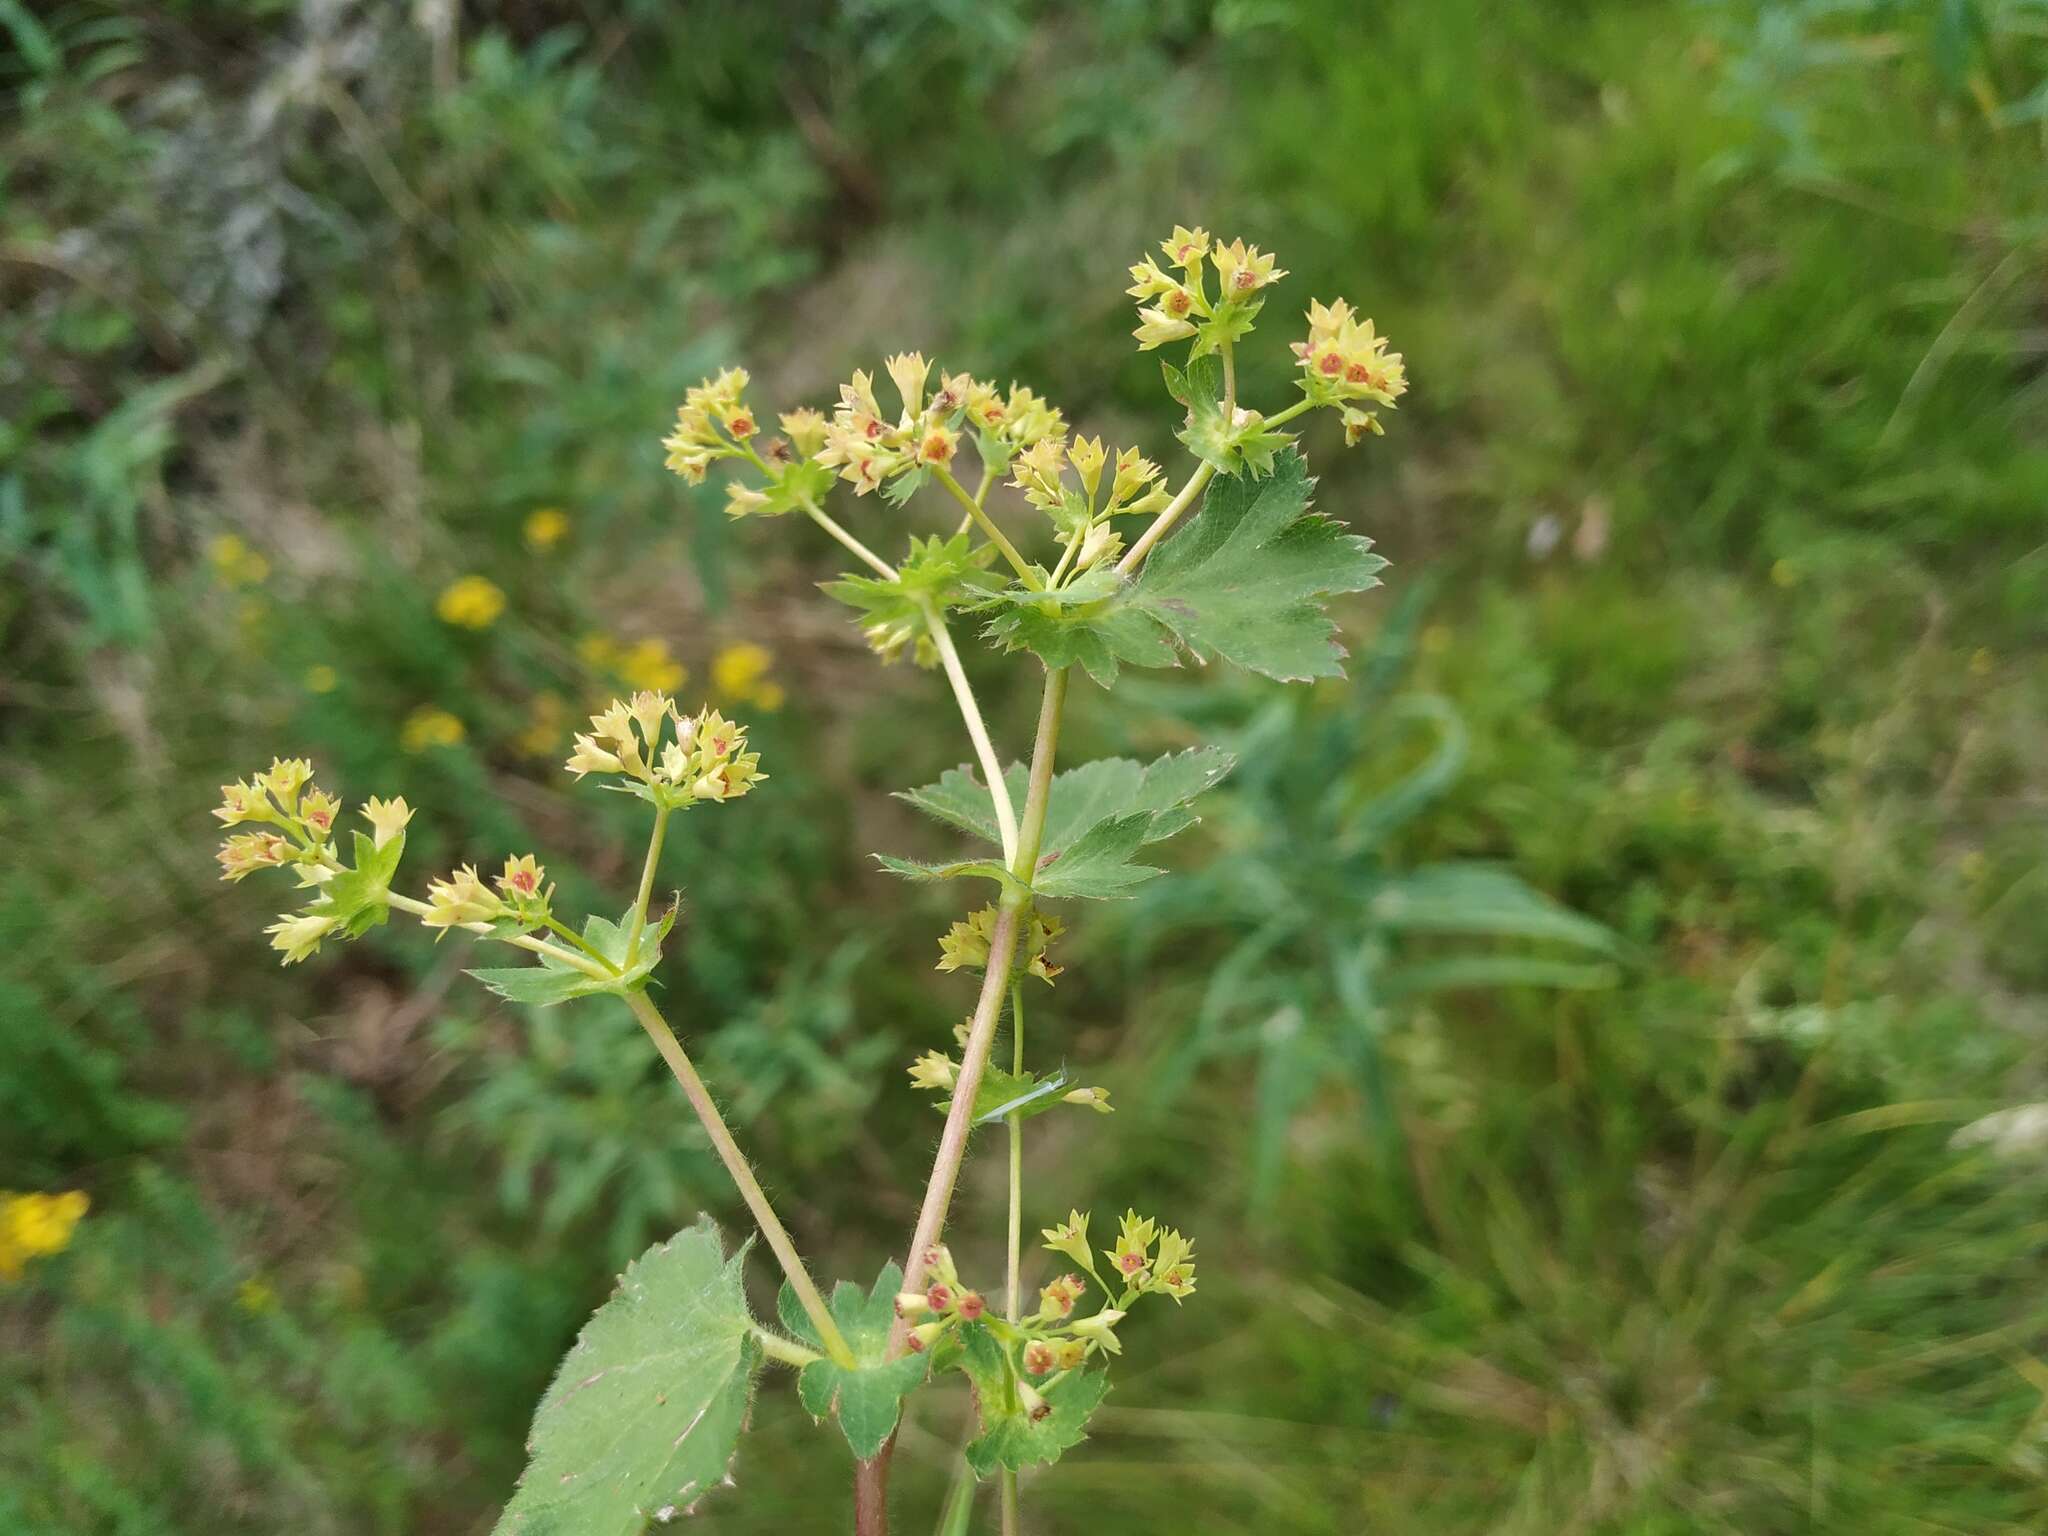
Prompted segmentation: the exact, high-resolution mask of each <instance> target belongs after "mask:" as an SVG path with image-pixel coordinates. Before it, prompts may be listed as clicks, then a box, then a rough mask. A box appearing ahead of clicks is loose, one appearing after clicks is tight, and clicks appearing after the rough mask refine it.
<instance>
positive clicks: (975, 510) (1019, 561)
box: [933, 468, 1038, 587]
mask: <svg viewBox="0 0 2048 1536" xmlns="http://www.w3.org/2000/svg"><path fill="white" fill-rule="evenodd" d="M933 474H934V475H936V476H937V477H938V482H939V484H941V485H943V486H944V487H945V488H946V489H947V490H948V491H950V492H952V494H953V499H954V500H955V501H957V502H959V503H960V505H961V506H963V507H965V508H966V509H967V515H968V516H969V517H971V518H973V519H974V521H975V522H977V523H979V524H980V525H981V531H982V532H983V533H985V534H987V535H988V537H989V542H990V543H992V544H994V545H995V547H996V548H997V549H999V550H1001V551H1002V552H1003V558H1004V559H1005V560H1007V561H1009V562H1010V568H1011V569H1012V570H1014V571H1015V572H1016V573H1017V578H1018V580H1020V581H1022V582H1023V583H1024V585H1025V586H1027V587H1036V586H1037V585H1038V578H1037V577H1036V576H1035V575H1033V574H1032V571H1031V565H1030V562H1028V561H1027V560H1025V558H1024V557H1023V556H1022V555H1021V554H1019V553H1018V552H1017V546H1016V545H1014V544H1012V543H1011V542H1010V537H1009V535H1008V534H1006V533H1004V532H1003V530H1002V529H1001V528H998V527H997V526H996V520H995V519H994V518H992V517H990V516H989V515H988V513H986V512H985V511H983V510H982V508H981V504H980V503H979V502H977V501H976V500H975V499H974V498H973V497H972V496H970V495H968V494H967V487H965V486H964V485H962V484H961V483H960V482H959V481H958V480H955V479H954V478H953V472H952V471H951V470H949V469H944V468H937V469H934V470H933Z"/></svg>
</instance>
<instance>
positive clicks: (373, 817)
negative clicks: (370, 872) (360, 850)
mask: <svg viewBox="0 0 2048 1536" xmlns="http://www.w3.org/2000/svg"><path fill="white" fill-rule="evenodd" d="M362 817H363V820H365V821H367V822H368V823H369V824H370V833H371V840H372V842H373V843H374V845H375V846H376V847H379V848H382V847H383V846H384V845H385V844H386V843H388V842H390V841H391V839H392V838H394V837H396V836H398V834H399V833H401V832H403V831H404V830H405V824H406V823H407V822H409V821H411V820H412V807H411V806H409V805H407V804H406V803H405V798H404V796H399V797H398V798H396V799H392V800H379V799H378V798H377V797H376V796H375V795H372V796H371V797H370V798H369V799H367V800H365V801H364V802H363V809H362Z"/></svg>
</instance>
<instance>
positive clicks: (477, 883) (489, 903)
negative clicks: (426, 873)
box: [420, 864, 537, 933]
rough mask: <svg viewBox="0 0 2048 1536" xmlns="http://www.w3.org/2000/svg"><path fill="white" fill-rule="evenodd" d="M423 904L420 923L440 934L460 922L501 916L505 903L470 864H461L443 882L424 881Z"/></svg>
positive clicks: (483, 921) (480, 921)
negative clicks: (425, 898) (425, 894)
mask: <svg viewBox="0 0 2048 1536" xmlns="http://www.w3.org/2000/svg"><path fill="white" fill-rule="evenodd" d="M507 872H508V873H509V872H510V869H509V866H508V870H507ZM536 873H537V872H536ZM427 905H428V906H429V907H430V908H431V910H430V911H428V912H427V913H426V914H425V915H424V916H423V917H421V918H420V921H421V922H422V923H424V924H425V925H426V926H427V927H429V928H439V929H440V930H441V931H442V932H443V933H446V932H447V931H448V930H449V929H450V928H457V927H460V926H462V925H463V924H464V923H488V922H490V921H491V920H492V919H494V918H498V917H503V916H504V915H505V903H504V902H503V901H501V900H499V899H498V896H497V893H496V892H494V891H493V890H491V888H490V887H489V886H487V885H485V884H484V883H483V880H482V878H481V877H479V876H478V874H477V872H476V866H475V865H474V864H464V865H463V866H462V867H461V868H459V869H457V870H456V871H455V873H454V874H452V875H450V876H449V877H448V878H447V879H446V880H430V881H428V882H427Z"/></svg>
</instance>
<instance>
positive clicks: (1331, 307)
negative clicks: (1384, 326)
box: [1294, 299, 1408, 443]
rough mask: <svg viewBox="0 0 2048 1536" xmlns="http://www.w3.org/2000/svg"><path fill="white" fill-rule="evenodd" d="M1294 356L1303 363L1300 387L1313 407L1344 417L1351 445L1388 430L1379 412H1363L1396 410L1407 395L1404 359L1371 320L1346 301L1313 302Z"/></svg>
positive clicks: (1295, 346)
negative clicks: (1328, 408) (1383, 408)
mask: <svg viewBox="0 0 2048 1536" xmlns="http://www.w3.org/2000/svg"><path fill="white" fill-rule="evenodd" d="M1294 355H1295V356H1296V357H1298V358H1300V359H1301V370H1302V373H1301V387H1302V391H1303V393H1305V394H1306V395H1307V396H1308V398H1309V400H1310V402H1311V403H1312V404H1315V405H1329V406H1336V407H1337V408H1339V409H1340V410H1341V411H1342V412H1343V419H1344V441H1345V442H1347V443H1356V442H1357V441H1358V440H1359V439H1360V438H1361V437H1363V436H1365V435H1366V434H1367V433H1368V432H1370V433H1374V434H1379V433H1381V432H1383V431H1384V430H1385V429H1384V428H1382V427H1381V426H1380V421H1379V413H1378V412H1377V411H1370V410H1367V409H1365V406H1366V405H1367V404H1371V405H1382V406H1386V407H1387V408H1388V409H1392V408H1393V405H1394V402H1395V401H1396V400H1398V399H1399V398H1400V397H1401V396H1402V395H1404V394H1406V393H1407V392H1408V372H1407V369H1406V368H1405V367H1403V366H1402V362H1401V354H1400V353H1398V352H1389V351H1388V350H1387V340H1386V338H1385V337H1384V336H1381V335H1379V334H1377V333H1376V332H1375V331H1374V330H1373V324H1372V321H1371V320H1361V319H1360V318H1359V317H1358V315H1357V314H1356V313H1355V312H1354V311H1353V310H1352V308H1351V306H1350V305H1349V304H1347V303H1345V302H1344V301H1343V300H1342V299H1338V300H1337V301H1336V302H1335V303H1333V304H1324V303H1322V302H1321V301H1320V300H1311V301H1310V303H1309V307H1308V338H1307V339H1306V340H1305V341H1297V342H1295V343H1294Z"/></svg>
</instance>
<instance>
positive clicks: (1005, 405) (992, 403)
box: [817, 352, 1066, 496]
mask: <svg viewBox="0 0 2048 1536" xmlns="http://www.w3.org/2000/svg"><path fill="white" fill-rule="evenodd" d="M883 368H884V369H885V370H886V372H887V373H888V375H889V381H890V383H891V384H892V385H894V386H895V390H896V396H897V399H898V401H899V402H900V405H901V408H900V409H899V410H898V411H897V412H895V413H894V414H893V415H891V414H889V413H887V412H885V411H884V409H883V408H882V405H881V403H880V401H879V400H878V399H877V398H876V396H875V381H874V376H873V375H872V374H870V373H868V372H867V371H865V370H858V371H856V372H855V373H854V375H853V378H852V379H851V381H849V382H848V383H845V384H842V385H840V386H839V406H838V409H836V410H835V411H833V413H832V420H831V423H830V424H829V425H828V426H827V427H826V429H825V444H824V447H823V448H822V449H820V450H819V452H818V454H817V462H818V463H820V464H822V465H825V466H826V467H827V468H830V469H833V470H836V471H837V472H838V475H839V478H840V479H842V480H844V481H846V482H847V483H848V484H849V485H851V486H852V487H853V489H854V494H856V495H859V496H865V495H867V494H868V493H869V492H870V491H875V490H879V489H880V488H881V487H882V485H883V483H884V482H885V481H888V480H892V479H894V478H896V477H897V476H898V475H904V474H909V473H911V472H912V471H915V470H919V469H944V468H946V467H947V466H948V465H950V464H951V463H952V462H953V456H954V454H955V453H956V452H957V451H958V449H959V445H960V437H961V432H962V429H963V427H972V428H973V429H974V430H976V431H977V432H978V434H979V442H980V451H981V456H982V458H983V459H984V460H985V461H990V462H995V463H999V462H1001V461H1003V460H1006V459H1007V458H1008V457H1009V456H1010V455H1011V454H1013V453H1015V452H1016V451H1017V450H1019V449H1020V448H1027V447H1029V446H1030V445H1031V444H1033V443H1036V442H1042V441H1044V440H1046V439H1048V438H1054V437H1060V436H1063V435H1064V434H1065V432H1066V422H1065V419H1064V418H1063V417H1061V415H1060V413H1059V412H1058V411H1057V410H1055V409H1053V408H1052V407H1051V406H1049V405H1047V404H1046V403H1045V402H1044V401H1043V400H1041V399H1039V398H1038V396H1037V395H1035V394H1033V393H1032V392H1031V391H1030V390H1029V389H1027V388H1025V387H1024V386H1022V385H1017V384H1013V385H1011V387H1010V392H1009V394H1008V396H1007V397H1006V396H1004V395H1003V394H1001V393H1000V392H999V391H998V390H997V389H996V388H995V386H994V385H992V384H987V383H984V382H983V381H981V380H979V379H975V378H972V377H970V376H969V375H967V374H964V373H956V374H948V373H945V372H944V371H943V370H941V372H940V375H939V384H938V387H937V388H936V389H930V392H929V393H927V389H928V388H929V386H930V381H931V372H932V365H931V364H930V363H929V362H927V361H926V360H925V357H924V354H923V353H921V352H902V353H898V354H897V355H896V356H894V357H892V358H889V359H888V360H887V361H886V362H885V363H884V364H883Z"/></svg>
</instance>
